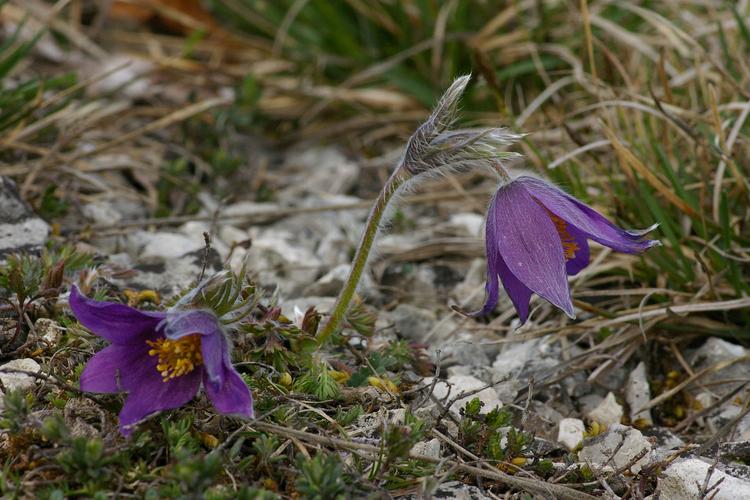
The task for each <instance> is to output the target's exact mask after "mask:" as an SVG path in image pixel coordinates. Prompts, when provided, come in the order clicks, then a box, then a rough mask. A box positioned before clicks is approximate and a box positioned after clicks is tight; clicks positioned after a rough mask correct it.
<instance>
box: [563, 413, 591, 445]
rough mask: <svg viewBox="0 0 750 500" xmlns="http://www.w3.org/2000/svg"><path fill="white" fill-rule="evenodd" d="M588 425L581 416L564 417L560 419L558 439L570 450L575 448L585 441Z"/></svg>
mask: <svg viewBox="0 0 750 500" xmlns="http://www.w3.org/2000/svg"><path fill="white" fill-rule="evenodd" d="M585 431H586V425H585V424H584V423H583V420H581V419H580V418H564V419H562V420H560V424H559V431H558V434H557V441H558V442H560V443H562V444H564V445H565V446H566V447H567V448H568V449H569V450H574V449H575V448H576V447H578V445H579V444H581V441H583V433H584V432H585Z"/></svg>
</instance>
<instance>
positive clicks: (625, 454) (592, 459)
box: [578, 424, 672, 498]
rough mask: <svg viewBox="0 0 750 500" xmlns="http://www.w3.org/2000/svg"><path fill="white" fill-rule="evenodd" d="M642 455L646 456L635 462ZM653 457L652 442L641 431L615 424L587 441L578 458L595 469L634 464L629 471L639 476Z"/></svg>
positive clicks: (617, 467) (615, 467)
mask: <svg viewBox="0 0 750 500" xmlns="http://www.w3.org/2000/svg"><path fill="white" fill-rule="evenodd" d="M621 443H622V444H621ZM644 450H646V451H645V452H644ZM615 451H616V453H615ZM641 453H645V454H644V455H642V456H641V458H639V459H638V460H635V457H637V456H639V455H641ZM651 455H652V447H651V442H650V441H649V440H648V439H647V438H646V437H644V436H643V434H641V431H639V430H637V429H633V428H632V427H627V426H624V425H620V424H613V425H611V426H610V427H609V428H608V429H607V431H606V432H604V433H603V434H600V435H598V436H595V437H593V438H590V439H586V440H585V441H584V442H583V448H582V449H581V451H580V452H579V453H578V458H580V459H581V460H583V461H585V462H587V463H590V464H591V465H593V466H595V467H602V466H604V464H607V466H606V467H605V469H610V470H612V469H620V468H622V467H625V466H626V465H628V464H630V463H631V462H633V463H632V465H631V466H630V468H629V470H630V472H632V473H634V474H637V473H638V472H640V470H641V469H642V468H643V467H644V466H645V465H646V464H648V463H649V462H650V461H651ZM668 498H672V497H668Z"/></svg>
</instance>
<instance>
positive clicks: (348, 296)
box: [317, 164, 411, 345]
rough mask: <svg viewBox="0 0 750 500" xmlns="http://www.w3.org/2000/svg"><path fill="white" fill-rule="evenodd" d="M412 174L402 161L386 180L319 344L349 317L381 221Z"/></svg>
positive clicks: (372, 209)
mask: <svg viewBox="0 0 750 500" xmlns="http://www.w3.org/2000/svg"><path fill="white" fill-rule="evenodd" d="M410 177H411V175H410V174H409V173H408V172H406V170H405V169H404V168H403V164H401V165H399V166H398V167H397V168H396V170H394V171H393V174H391V177H390V178H389V179H388V182H386V183H385V185H384V186H383V189H382V190H381V191H380V194H379V195H378V198H377V199H376V200H375V203H374V204H373V206H372V208H371V209H370V214H369V215H368V216H367V222H366V224H365V230H364V232H363V233H362V238H361V239H360V241H359V245H358V246H357V253H356V254H355V255H354V260H353V261H352V268H351V269H350V270H349V276H347V278H346V282H344V286H343V288H342V289H341V292H339V296H338V298H337V299H336V303H335V304H334V306H333V310H332V311H331V314H330V316H329V317H328V321H327V322H326V323H325V325H323V328H322V329H321V330H320V331H319V332H318V336H317V339H318V343H319V344H320V345H322V344H324V343H325V342H326V341H327V340H328V339H329V338H330V337H331V335H333V333H334V332H336V331H337V330H338V329H339V328H340V327H341V323H342V322H343V321H344V318H345V317H346V312H347V311H348V310H349V305H350V304H351V301H352V298H354V293H355V292H356V291H357V285H359V280H360V279H361V278H362V273H363V272H364V270H365V267H366V266H367V260H368V259H369V257H370V252H371V251H372V245H373V243H375V238H376V236H377V234H378V230H379V229H380V224H381V222H382V220H383V215H385V212H386V209H387V208H388V204H389V203H390V202H391V200H392V199H393V195H394V194H396V191H398V190H399V188H400V187H401V186H403V184H404V183H405V182H406V181H407V180H409V178H410Z"/></svg>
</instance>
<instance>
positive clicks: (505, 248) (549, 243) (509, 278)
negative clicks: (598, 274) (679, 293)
mask: <svg viewBox="0 0 750 500" xmlns="http://www.w3.org/2000/svg"><path fill="white" fill-rule="evenodd" d="M655 227H656V225H654V226H652V227H650V228H648V229H646V230H642V231H627V230H624V229H620V228H619V227H617V226H615V225H614V224H612V223H611V222H609V221H608V220H607V219H606V218H605V217H604V216H603V215H601V214H600V213H598V212H597V211H595V210H594V209H592V208H591V207H589V206H588V205H586V204H584V203H582V202H580V201H579V200H577V199H575V198H573V197H572V196H570V195H569V194H567V193H565V192H563V191H561V190H560V189H558V188H557V187H555V186H553V185H551V184H549V183H547V182H544V181H542V180H539V179H535V178H533V177H519V178H517V179H515V180H513V181H511V182H509V183H508V184H505V185H503V186H501V187H500V188H499V189H498V191H497V193H496V194H495V197H494V198H493V199H492V202H491V203H490V206H489V209H488V210H487V225H486V229H485V231H486V234H485V237H486V241H485V244H486V251H487V285H486V291H487V298H486V301H485V304H484V307H482V309H481V310H479V311H477V312H476V313H474V314H473V315H474V316H483V315H486V314H488V313H489V312H490V311H492V310H493V309H494V307H495V305H496V304H497V301H498V295H499V283H498V278H499V279H500V280H501V281H502V283H503V287H504V288H505V290H506V292H508V295H509V296H510V299H511V300H512V301H513V305H514V306H515V308H516V311H518V316H519V318H520V320H521V322H522V323H523V322H525V321H526V319H527V318H528V317H529V300H530V299H531V294H532V293H536V294H537V295H539V296H541V297H542V298H544V299H546V300H548V301H549V302H551V303H552V304H553V305H555V306H557V307H559V308H560V309H562V310H563V311H565V313H566V314H567V315H568V316H570V317H571V318H573V317H575V313H574V311H573V302H572V300H571V297H570V288H569V287H568V279H567V276H568V275H575V274H577V273H578V272H579V271H581V269H583V268H584V267H586V266H587V265H588V263H589V245H588V240H589V239H591V240H594V241H596V242H597V243H600V244H602V245H604V246H607V247H609V248H612V249H613V250H616V251H618V252H624V253H639V252H642V251H644V250H646V249H648V248H651V247H652V246H654V245H658V244H659V241H657V240H646V239H643V236H644V235H645V234H646V233H648V232H649V231H651V230H653V229H654V228H655Z"/></svg>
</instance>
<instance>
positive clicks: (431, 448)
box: [411, 438, 440, 460]
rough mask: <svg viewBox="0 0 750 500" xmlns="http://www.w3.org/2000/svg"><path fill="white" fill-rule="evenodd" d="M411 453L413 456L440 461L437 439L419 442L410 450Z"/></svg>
mask: <svg viewBox="0 0 750 500" xmlns="http://www.w3.org/2000/svg"><path fill="white" fill-rule="evenodd" d="M411 452H412V453H414V454H415V455H422V456H425V457H430V458H433V459H435V460H439V459H440V440H439V439H438V438H433V439H430V440H429V441H420V442H419V443H417V444H415V445H414V446H413V447H412V448H411Z"/></svg>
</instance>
